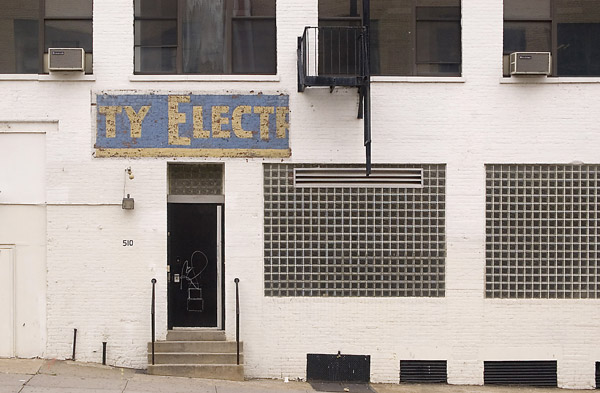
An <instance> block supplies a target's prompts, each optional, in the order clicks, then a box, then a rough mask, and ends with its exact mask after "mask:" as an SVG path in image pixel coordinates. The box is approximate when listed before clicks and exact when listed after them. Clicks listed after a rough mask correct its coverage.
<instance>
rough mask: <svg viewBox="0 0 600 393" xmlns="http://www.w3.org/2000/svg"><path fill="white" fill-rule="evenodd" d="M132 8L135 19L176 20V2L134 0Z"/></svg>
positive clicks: (170, 0)
mask: <svg viewBox="0 0 600 393" xmlns="http://www.w3.org/2000/svg"><path fill="white" fill-rule="evenodd" d="M134 7H135V16H136V17H137V18H150V19H155V18H166V19H175V18H177V1H176V0H135V2H134Z"/></svg>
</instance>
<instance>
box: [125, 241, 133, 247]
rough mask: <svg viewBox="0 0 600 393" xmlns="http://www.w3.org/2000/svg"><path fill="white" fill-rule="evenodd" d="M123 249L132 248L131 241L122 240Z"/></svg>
mask: <svg viewBox="0 0 600 393" xmlns="http://www.w3.org/2000/svg"><path fill="white" fill-rule="evenodd" d="M123 247H133V240H123Z"/></svg>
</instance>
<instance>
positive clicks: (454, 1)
mask: <svg viewBox="0 0 600 393" xmlns="http://www.w3.org/2000/svg"><path fill="white" fill-rule="evenodd" d="M375 1H378V0H375ZM404 1H405V2H407V3H410V2H411V1H412V0H404ZM416 5H417V7H460V0H417V4H416Z"/></svg>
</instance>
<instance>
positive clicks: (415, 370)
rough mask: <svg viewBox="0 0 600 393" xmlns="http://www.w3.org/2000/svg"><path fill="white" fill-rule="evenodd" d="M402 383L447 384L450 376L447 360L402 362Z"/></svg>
mask: <svg viewBox="0 0 600 393" xmlns="http://www.w3.org/2000/svg"><path fill="white" fill-rule="evenodd" d="M400 382H404V383H446V382H448V374H447V370H446V361H445V360H401V361H400Z"/></svg>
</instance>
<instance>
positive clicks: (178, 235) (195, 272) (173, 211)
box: [167, 203, 222, 329]
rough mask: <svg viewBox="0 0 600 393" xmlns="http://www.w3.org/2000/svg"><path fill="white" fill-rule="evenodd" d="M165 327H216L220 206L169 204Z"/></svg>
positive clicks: (220, 265) (218, 314) (219, 286)
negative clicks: (166, 316) (166, 319)
mask: <svg viewBox="0 0 600 393" xmlns="http://www.w3.org/2000/svg"><path fill="white" fill-rule="evenodd" d="M167 214H168V218H167V220H168V224H167V228H168V239H169V240H168V262H167V263H168V267H167V272H168V273H167V278H168V286H167V290H168V327H169V329H172V328H174V327H219V326H218V325H219V316H220V315H221V312H220V306H221V301H220V300H221V299H220V289H221V284H220V277H221V270H222V269H221V268H222V258H221V250H222V248H221V244H220V243H221V239H222V236H221V231H222V225H221V223H222V205H220V204H212V203H169V204H168V207H167Z"/></svg>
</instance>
